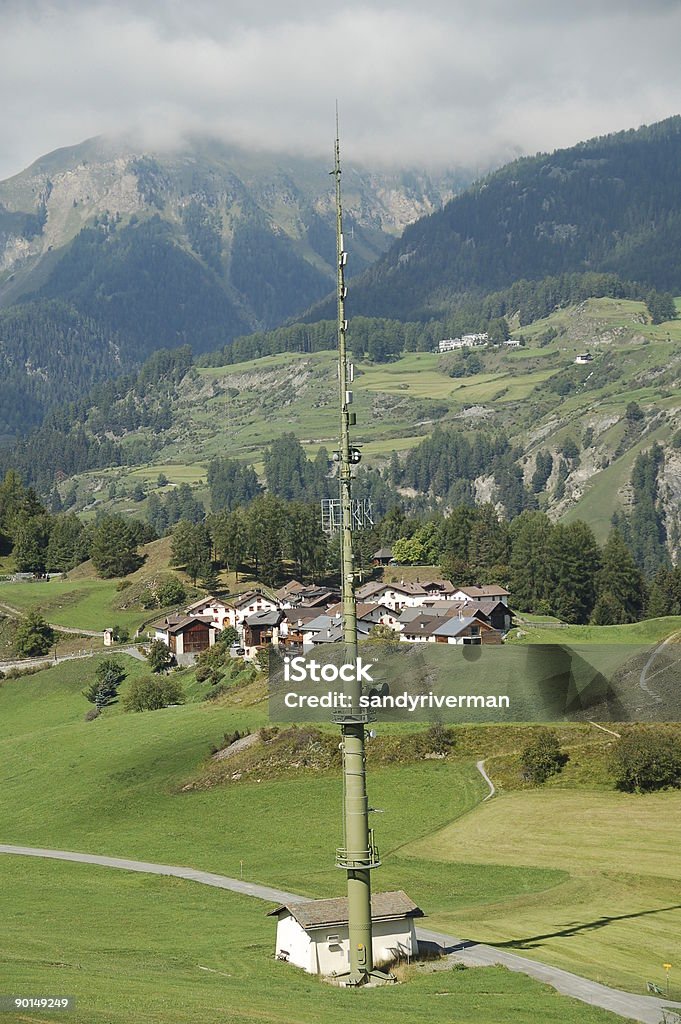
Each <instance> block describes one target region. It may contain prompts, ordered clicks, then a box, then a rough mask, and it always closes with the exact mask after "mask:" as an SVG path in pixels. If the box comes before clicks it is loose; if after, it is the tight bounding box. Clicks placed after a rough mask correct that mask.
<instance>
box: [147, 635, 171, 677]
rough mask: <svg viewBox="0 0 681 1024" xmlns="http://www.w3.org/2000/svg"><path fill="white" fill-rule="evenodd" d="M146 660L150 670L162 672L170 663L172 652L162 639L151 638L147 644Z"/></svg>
mask: <svg viewBox="0 0 681 1024" xmlns="http://www.w3.org/2000/svg"><path fill="white" fill-rule="evenodd" d="M147 661H148V662H149V668H150V669H151V671H152V672H164V671H165V669H167V668H170V666H171V665H172V663H173V654H172V651H171V650H170V649H169V648H168V647H166V645H165V644H164V643H163V641H162V640H152V641H151V643H150V644H149V651H148V653H147Z"/></svg>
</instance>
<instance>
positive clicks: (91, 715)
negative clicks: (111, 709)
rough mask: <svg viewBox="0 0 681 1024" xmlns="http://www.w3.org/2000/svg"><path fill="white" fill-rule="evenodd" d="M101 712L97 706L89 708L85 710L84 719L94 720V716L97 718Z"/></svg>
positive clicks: (87, 720)
mask: <svg viewBox="0 0 681 1024" xmlns="http://www.w3.org/2000/svg"><path fill="white" fill-rule="evenodd" d="M101 713H102V712H101V711H100V710H99V708H90V710H89V711H86V712H85V721H86V722H94V720H95V718H99V716H100V715H101Z"/></svg>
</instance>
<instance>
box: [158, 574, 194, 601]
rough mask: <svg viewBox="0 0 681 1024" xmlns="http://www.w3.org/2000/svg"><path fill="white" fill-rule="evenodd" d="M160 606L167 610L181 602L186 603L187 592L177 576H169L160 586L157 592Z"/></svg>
mask: <svg viewBox="0 0 681 1024" xmlns="http://www.w3.org/2000/svg"><path fill="white" fill-rule="evenodd" d="M156 596H157V597H158V600H159V604H160V605H161V607H162V608H166V607H167V606H168V605H171V604H179V603H180V601H184V599H185V598H186V596H187V591H186V590H185V587H184V585H183V583H182V581H181V580H178V578H177V577H176V576H168V577H167V579H164V580H163V581H162V582H161V583H159V585H158V589H157V591H156Z"/></svg>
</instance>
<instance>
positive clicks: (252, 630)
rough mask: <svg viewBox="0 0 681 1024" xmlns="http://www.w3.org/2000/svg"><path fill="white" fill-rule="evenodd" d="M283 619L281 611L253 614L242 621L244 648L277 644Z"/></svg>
mask: <svg viewBox="0 0 681 1024" xmlns="http://www.w3.org/2000/svg"><path fill="white" fill-rule="evenodd" d="M284 618H285V616H284V613H283V611H281V610H278V611H277V610H275V611H262V612H254V613H253V615H249V616H248V618H246V619H244V632H243V644H244V647H246V648H249V647H262V646H263V645H264V644H273V645H274V646H275V647H276V646H277V645H278V644H279V630H280V626H281V623H282V620H283V619H284Z"/></svg>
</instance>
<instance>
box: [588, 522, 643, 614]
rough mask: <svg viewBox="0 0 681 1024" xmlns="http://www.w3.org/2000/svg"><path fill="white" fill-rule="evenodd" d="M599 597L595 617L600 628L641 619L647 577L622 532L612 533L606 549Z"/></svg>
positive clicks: (599, 580)
mask: <svg viewBox="0 0 681 1024" xmlns="http://www.w3.org/2000/svg"><path fill="white" fill-rule="evenodd" d="M597 594H598V599H597V602H596V605H595V607H594V610H593V614H592V617H591V621H592V622H593V623H595V624H596V625H610V624H612V622H613V621H614V622H616V623H622V622H636V621H637V620H638V619H640V617H641V613H642V611H643V606H644V603H645V586H644V580H643V574H642V573H641V570H640V569H639V568H638V566H637V565H636V563H635V562H634V559H633V558H632V556H631V553H630V551H629V549H628V547H627V545H626V544H625V542H624V538H623V537H622V535H621V533H620V532H619V531H618V530H611V532H610V535H609V536H608V540H607V543H606V545H605V547H604V548H603V554H602V559H601V569H600V572H599V573H598V581H597ZM606 620H607V621H606Z"/></svg>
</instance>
